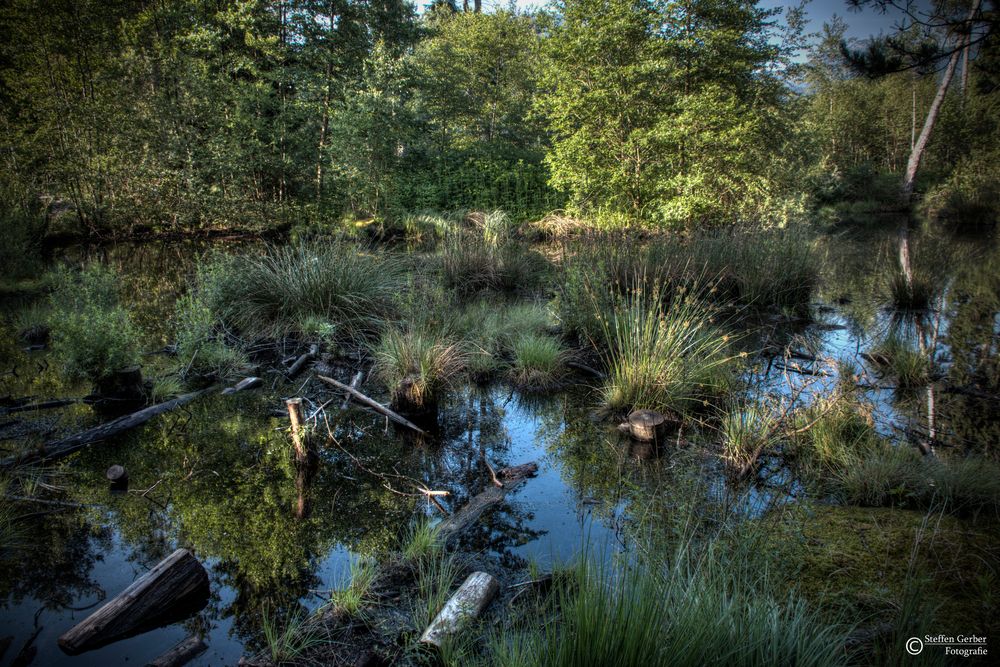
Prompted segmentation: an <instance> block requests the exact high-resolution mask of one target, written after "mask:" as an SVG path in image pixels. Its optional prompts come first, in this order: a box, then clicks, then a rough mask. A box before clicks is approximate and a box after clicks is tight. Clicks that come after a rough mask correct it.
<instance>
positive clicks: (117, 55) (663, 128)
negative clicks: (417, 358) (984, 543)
mask: <svg viewBox="0 0 1000 667" xmlns="http://www.w3.org/2000/svg"><path fill="white" fill-rule="evenodd" d="M855 4H862V5H864V4H869V5H876V6H875V7H870V8H869V9H868V10H869V11H871V10H872V9H874V10H877V9H878V8H879V7H878V5H885V4H891V0H875V1H874V2H872V1H871V0H869V1H868V2H865V1H864V0H861V1H856V2H855ZM934 7H935V8H936V13H935V14H934V15H935V16H936V17H938V18H937V19H935V20H928V21H926V22H923V23H922V22H919V21H916V20H914V21H912V22H911V24H910V25H909V27H905V26H904V27H903V28H901V29H899V30H897V31H896V32H895V33H893V34H892V35H890V36H889V38H888V39H884V40H881V41H873V42H871V43H869V44H858V43H851V42H850V41H849V40H846V39H845V31H846V25H845V23H844V22H843V20H839V19H835V20H834V21H832V22H831V23H829V24H827V25H825V26H824V28H823V31H822V33H821V34H817V35H812V34H808V33H807V32H806V25H807V23H806V21H805V13H804V12H807V11H808V7H805V8H798V9H792V10H786V11H785V12H784V13H780V12H778V11H775V10H767V9H762V8H760V7H758V6H757V4H756V3H755V2H753V1H751V0H557V2H555V3H554V4H552V5H550V6H548V8H546V9H545V10H540V11H535V12H518V11H516V10H513V9H495V10H494V9H487V10H485V11H478V10H479V9H480V3H478V2H477V3H475V6H472V7H470V6H468V3H465V5H464V6H457V5H456V4H454V3H453V2H452V0H437V1H436V2H435V3H434V4H432V5H431V6H429V7H427V8H426V9H425V10H424V11H423V12H422V13H417V11H416V9H415V8H414V6H413V5H411V4H410V3H408V2H405V1H404V0H45V1H44V2H43V1H42V0H10V1H9V2H5V3H4V4H3V7H2V9H0V104H2V106H3V115H2V123H3V126H2V132H3V135H4V137H5V139H4V141H3V144H2V146H0V159H2V161H3V163H2V164H3V166H2V176H0V192H2V196H3V200H4V211H5V213H4V219H5V220H7V221H8V222H9V221H10V220H15V221H19V222H17V223H16V224H17V225H19V226H20V227H25V226H26V225H44V226H46V228H44V229H42V230H41V232H42V233H45V232H48V233H55V232H75V233H83V234H87V235H97V236H103V235H128V234H129V233H130V232H132V231H134V230H136V229H138V228H142V229H154V230H157V231H164V230H166V231H178V232H183V231H191V230H204V229H206V228H216V229H241V230H261V229H266V228H270V227H276V226H282V225H287V224H290V223H292V222H296V223H301V222H304V221H305V222H310V221H331V220H344V219H347V218H354V219H370V218H373V217H374V218H376V219H383V220H391V219H393V218H394V217H398V216H399V215H401V214H402V213H404V212H412V211H420V210H459V209H473V208H474V209H494V208H502V209H504V210H506V211H508V212H509V213H510V214H511V215H512V216H514V217H516V218H518V219H529V218H533V217H541V216H543V215H545V214H546V213H547V212H550V211H553V210H564V211H567V212H568V213H569V214H570V215H574V216H578V217H581V218H586V219H587V220H590V221H592V222H593V224H595V225H599V226H600V225H605V226H608V225H619V224H633V223H642V224H645V225H652V226H659V227H671V228H694V227H705V226H711V225H728V224H734V223H740V222H751V223H765V224H767V223H771V224H774V223H784V222H787V221H789V220H792V219H799V218H806V217H808V216H816V215H818V216H820V217H823V218H824V219H826V218H831V217H832V218H833V219H845V218H850V217H852V216H857V215H860V214H865V213H866V212H870V210H871V209H873V208H877V207H880V206H885V205H886V203H887V202H889V201H898V200H897V199H896V197H895V195H896V193H897V192H898V187H899V182H900V179H901V178H902V177H903V175H904V173H905V171H906V168H907V165H908V162H909V161H910V158H911V157H912V154H913V147H914V145H916V144H918V143H919V139H920V137H921V136H922V134H923V132H922V130H923V129H924V127H925V125H926V121H927V119H928V115H929V113H928V112H929V110H932V109H933V108H934V105H935V99H936V98H937V97H938V96H939V94H943V95H944V97H943V98H942V99H941V103H940V105H939V111H938V113H937V115H936V118H935V119H934V121H935V122H934V126H933V128H931V129H932V130H933V131H932V132H930V133H929V134H928V137H927V139H928V141H927V147H926V150H925V151H924V152H923V154H922V155H921V156H920V157H921V158H922V159H921V160H920V161H919V173H918V179H917V186H916V190H917V193H918V195H919V197H920V201H921V202H922V203H921V204H920V205H921V206H923V207H925V208H926V209H928V210H931V211H932V212H934V213H936V214H939V215H957V216H962V215H965V216H972V217H976V218H977V219H979V218H982V217H983V216H995V206H996V202H997V201H998V195H1000V177H998V176H997V174H998V172H1000V170H998V165H1000V113H998V108H997V105H998V101H1000V91H998V84H1000V67H997V64H998V50H997V45H996V40H995V39H992V37H993V33H994V32H995V30H994V23H995V16H996V3H995V2H993V1H992V0H988V1H987V2H985V3H983V2H980V0H974V2H973V3H971V4H970V3H968V2H959V3H955V2H943V3H940V4H936V5H934ZM845 9H846V5H845ZM970 9H971V12H972V13H971V14H970ZM904 23H905V20H904ZM956 54H957V55H956ZM949 71H950V72H951V74H949ZM945 78H952V79H954V83H952V84H951V85H950V86H947V85H946V86H944V90H943V93H942V81H943V80H944V79H945ZM59 225H61V226H62V227H64V228H65V229H53V226H59ZM36 231H37V230H36ZM33 233H34V232H33Z"/></svg>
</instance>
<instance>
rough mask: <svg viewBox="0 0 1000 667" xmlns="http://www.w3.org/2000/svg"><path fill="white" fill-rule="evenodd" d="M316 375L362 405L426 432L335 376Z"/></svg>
mask: <svg viewBox="0 0 1000 667" xmlns="http://www.w3.org/2000/svg"><path fill="white" fill-rule="evenodd" d="M316 377H318V378H319V379H320V380H322V381H323V382H326V383H327V384H329V385H333V386H334V387H336V388H337V389H340V390H341V391H346V392H347V393H348V394H350V395H351V396H352V397H353V398H354V399H355V400H356V401H357V402H358V403H361V404H362V405H367V406H368V407H369V408H371V409H372V410H374V411H375V412H378V413H379V414H382V415H385V416H386V417H388V418H389V419H391V420H392V421H394V422H396V423H397V424H401V425H403V426H405V427H407V428H410V429H413V430H414V431H416V432H417V433H424V430H423V429H422V428H420V427H419V426H417V425H416V424H414V423H413V422H411V421H409V420H408V419H406V418H405V417H403V416H401V415H399V414H397V413H395V412H393V411H392V410H390V409H389V408H387V407H385V406H384V405H382V404H381V403H379V402H378V401H376V400H373V399H371V398H368V397H367V396H365V395H364V394H362V393H361V392H360V391H358V390H357V389H354V388H352V387H349V386H348V385H346V384H344V383H343V382H338V381H336V380H334V379H333V378H330V377H326V376H325V375H317V376H316Z"/></svg>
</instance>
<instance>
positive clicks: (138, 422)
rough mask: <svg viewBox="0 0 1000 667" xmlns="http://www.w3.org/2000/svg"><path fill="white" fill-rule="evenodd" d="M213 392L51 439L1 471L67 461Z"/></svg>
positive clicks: (6, 463)
mask: <svg viewBox="0 0 1000 667" xmlns="http://www.w3.org/2000/svg"><path fill="white" fill-rule="evenodd" d="M214 390H215V387H209V388H208V389H202V390H200V391H193V392H191V393H190V394H183V395H181V396H178V397H177V398H174V399H171V400H169V401H165V402H163V403H157V404H156V405H151V406H149V407H148V408H143V409H142V410H139V411H138V412H133V413H132V414H128V415H124V416H121V417H119V418H118V419H112V420H111V421H109V422H106V423H104V424H101V425H99V426H95V427H94V428H90V429H87V430H86V431H82V432H80V433H77V434H75V435H71V436H68V437H65V438H60V439H59V440H50V441H49V442H47V443H45V444H44V445H43V446H42V447H41V448H40V449H38V450H37V451H33V452H29V453H27V454H24V455H22V456H19V457H18V456H14V457H10V458H7V459H4V460H3V461H0V469H4V468H12V467H14V466H16V465H23V464H25V463H35V462H38V461H54V460H56V459H61V458H64V457H66V456H69V455H70V454H72V453H73V452H75V451H77V450H79V449H83V448H84V447H87V446H89V445H92V444H94V443H97V442H103V441H105V440H108V439H109V438H113V437H114V436H116V435H120V434H122V433H124V432H126V431H129V430H131V429H133V428H135V427H137V426H142V425H143V424H145V423H146V422H148V421H149V420H150V419H152V418H153V417H156V416H159V415H162V414H163V413H165V412H170V411H171V410H173V409H175V408H179V407H181V406H182V405H186V404H188V403H190V402H191V401H193V400H194V399H196V398H198V397H199V396H202V395H203V394H205V393H208V392H210V391H214Z"/></svg>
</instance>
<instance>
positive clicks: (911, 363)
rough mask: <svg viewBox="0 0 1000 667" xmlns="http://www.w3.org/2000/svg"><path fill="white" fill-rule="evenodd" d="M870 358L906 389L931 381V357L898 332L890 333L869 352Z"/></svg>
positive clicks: (881, 370)
mask: <svg viewBox="0 0 1000 667" xmlns="http://www.w3.org/2000/svg"><path fill="white" fill-rule="evenodd" d="M867 358H868V360H869V361H870V362H871V363H872V364H873V365H874V366H875V367H876V368H877V369H878V370H879V372H881V373H882V374H883V375H887V376H889V377H891V378H893V379H894V380H895V381H896V384H897V385H898V386H900V387H902V388H904V389H909V388H913V387H921V386H924V385H926V384H927V383H929V382H930V381H931V373H932V371H933V365H932V363H931V360H930V357H929V356H928V355H927V354H925V353H924V352H921V351H920V350H918V349H915V348H914V347H913V346H912V345H910V344H909V343H908V342H907V341H905V340H904V339H903V338H902V337H900V336H899V335H898V334H895V333H890V334H889V335H888V336H886V337H885V338H883V339H882V340H881V341H880V342H879V343H878V344H877V345H875V346H873V347H872V348H871V350H869V352H868V356H867Z"/></svg>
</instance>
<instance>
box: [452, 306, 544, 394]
mask: <svg viewBox="0 0 1000 667" xmlns="http://www.w3.org/2000/svg"><path fill="white" fill-rule="evenodd" d="M453 326H454V329H455V330H456V332H457V333H458V334H460V335H461V336H462V339H463V340H464V341H465V347H466V351H467V353H468V359H467V369H468V372H469V375H470V376H471V377H472V378H473V379H474V380H477V381H485V380H488V379H491V378H494V377H496V376H498V375H500V374H501V373H502V372H508V371H510V369H511V367H512V365H513V364H514V362H515V359H514V357H515V355H514V350H513V346H514V343H515V342H516V341H517V340H519V339H520V338H521V337H523V336H530V337H533V338H539V337H543V336H547V335H548V332H549V331H550V329H551V327H552V318H551V315H550V313H549V311H548V309H547V308H546V307H545V306H544V305H541V304H538V303H535V302H522V303H514V304H507V303H503V302H496V301H489V300H479V301H474V302H471V303H469V304H467V305H465V307H463V308H462V309H461V310H460V311H459V312H458V314H457V316H456V317H455V319H454V321H453Z"/></svg>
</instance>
